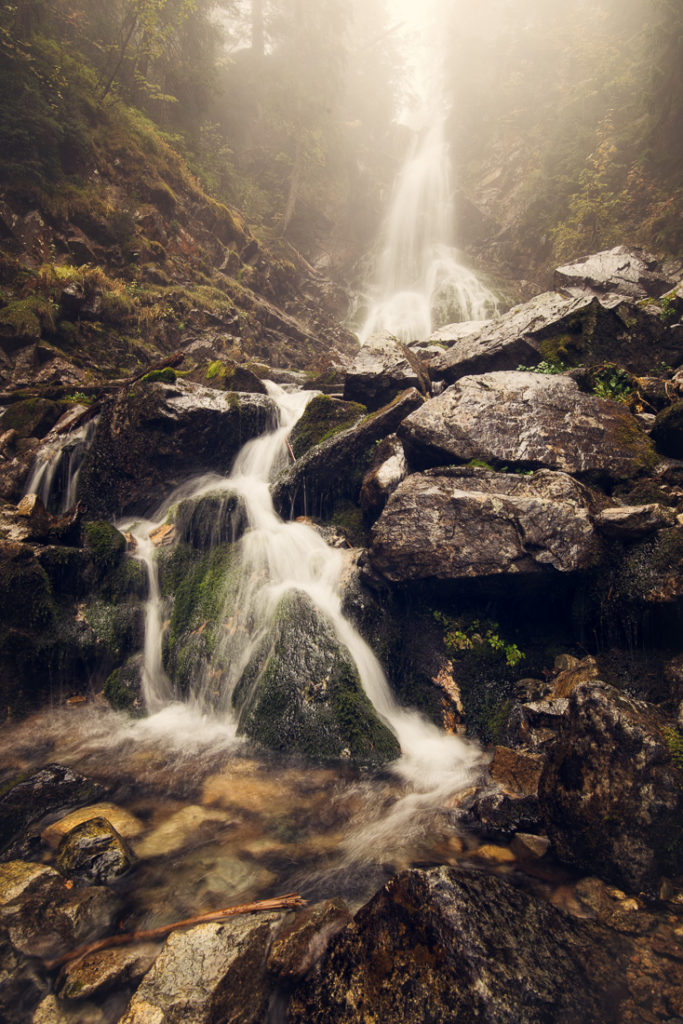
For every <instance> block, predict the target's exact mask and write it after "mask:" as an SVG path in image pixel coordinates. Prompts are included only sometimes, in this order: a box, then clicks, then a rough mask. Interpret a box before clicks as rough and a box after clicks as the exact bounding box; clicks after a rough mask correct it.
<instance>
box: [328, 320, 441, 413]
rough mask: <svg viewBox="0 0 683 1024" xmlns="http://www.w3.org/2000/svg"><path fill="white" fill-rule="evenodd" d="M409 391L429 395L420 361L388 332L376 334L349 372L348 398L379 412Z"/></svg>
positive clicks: (347, 378)
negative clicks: (410, 389)
mask: <svg viewBox="0 0 683 1024" xmlns="http://www.w3.org/2000/svg"><path fill="white" fill-rule="evenodd" d="M407 388H417V390H418V391H421V392H422V394H424V395H426V394H428V393H429V377H428V375H427V371H426V369H425V368H424V367H423V365H422V363H421V362H420V360H419V358H418V357H417V356H416V355H414V354H413V353H412V352H411V351H410V350H409V349H408V348H406V346H405V345H403V344H401V342H400V341H398V339H397V338H395V337H394V336H393V335H392V334H389V333H388V332H387V331H382V332H381V333H379V334H373V335H372V336H371V337H370V338H368V340H367V341H366V342H365V344H364V345H363V346H362V348H361V350H360V352H359V353H358V355H357V356H356V358H355V359H354V361H353V363H352V364H351V367H350V368H349V370H348V371H347V373H346V380H345V382H344V399H345V400H346V401H347V402H360V403H362V404H363V405H365V406H366V407H367V408H368V409H370V410H374V409H379V408H380V407H381V406H383V405H386V403H387V402H390V401H391V400H392V399H393V398H395V397H396V396H397V395H399V394H400V393H401V392H402V391H405V390H406V389H407Z"/></svg>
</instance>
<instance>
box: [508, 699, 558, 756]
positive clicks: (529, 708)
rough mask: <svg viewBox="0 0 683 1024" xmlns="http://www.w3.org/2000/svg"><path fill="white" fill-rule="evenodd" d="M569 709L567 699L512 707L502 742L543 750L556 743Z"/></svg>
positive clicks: (540, 701)
mask: <svg viewBox="0 0 683 1024" xmlns="http://www.w3.org/2000/svg"><path fill="white" fill-rule="evenodd" d="M568 707H569V701H568V699H567V698H566V697H558V698H557V699H555V700H535V701H529V702H528V703H526V704H515V705H513V707H512V709H511V710H510V714H509V715H508V720H507V722H506V725H505V742H506V743H508V744H511V745H514V746H516V745H520V746H526V747H529V748H530V749H531V750H533V751H542V750H544V749H545V748H546V747H548V745H550V744H553V743H554V742H555V741H556V739H557V737H558V735H559V731H560V726H561V724H562V719H563V718H564V716H565V715H566V713H567V709H568Z"/></svg>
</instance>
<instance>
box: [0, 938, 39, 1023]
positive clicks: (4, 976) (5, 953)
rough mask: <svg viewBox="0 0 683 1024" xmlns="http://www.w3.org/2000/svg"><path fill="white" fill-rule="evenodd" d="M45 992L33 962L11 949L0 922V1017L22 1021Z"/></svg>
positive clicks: (29, 1017)
mask: <svg viewBox="0 0 683 1024" xmlns="http://www.w3.org/2000/svg"><path fill="white" fill-rule="evenodd" d="M46 993H47V981H46V979H45V977H44V976H43V974H42V972H41V971H40V969H39V966H38V964H37V963H36V961H35V960H34V959H32V958H30V957H29V956H26V955H24V954H23V953H21V952H20V951H19V950H17V949H15V947H14V946H13V945H12V942H11V941H10V938H9V935H8V933H7V930H6V929H5V928H3V927H2V926H1V925H0V1019H2V1020H3V1021H4V1024H26V1021H27V1020H30V1019H31V1013H32V1012H33V1010H34V1009H35V1007H36V1006H37V1005H38V1003H39V1002H40V1000H41V999H42V998H43V996H44V995H45V994H46Z"/></svg>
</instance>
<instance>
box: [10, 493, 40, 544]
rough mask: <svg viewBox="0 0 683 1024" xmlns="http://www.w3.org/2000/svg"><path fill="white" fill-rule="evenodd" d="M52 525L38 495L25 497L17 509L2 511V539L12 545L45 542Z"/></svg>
mask: <svg viewBox="0 0 683 1024" xmlns="http://www.w3.org/2000/svg"><path fill="white" fill-rule="evenodd" d="M51 525H52V523H51V520H50V516H49V515H48V514H47V512H46V510H45V506H44V505H43V502H42V501H41V499H40V498H39V497H38V495H37V494H27V495H25V496H24V497H23V498H22V499H21V501H20V502H19V504H18V505H17V506H16V508H3V509H0V537H2V539H3V540H6V541H10V542H12V543H21V544H24V543H30V542H31V541H45V540H47V536H48V534H49V532H50V528H51Z"/></svg>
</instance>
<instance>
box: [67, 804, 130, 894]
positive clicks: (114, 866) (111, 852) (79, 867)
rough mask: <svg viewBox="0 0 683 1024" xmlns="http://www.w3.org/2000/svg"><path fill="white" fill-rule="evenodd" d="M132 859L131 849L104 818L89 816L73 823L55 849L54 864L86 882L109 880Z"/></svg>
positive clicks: (68, 875) (122, 872) (123, 872)
mask: <svg viewBox="0 0 683 1024" xmlns="http://www.w3.org/2000/svg"><path fill="white" fill-rule="evenodd" d="M134 862H135V857H134V854H133V852H132V850H131V849H130V847H129V846H128V844H127V843H126V842H125V840H123V839H122V838H121V836H120V835H119V834H118V832H117V831H116V829H115V828H114V827H113V825H110V824H109V822H108V821H107V819H106V818H89V819H88V820H87V821H82V822H81V823H80V825H76V826H74V828H72V829H71V830H70V831H69V832H67V833H66V835H65V836H64V837H63V838H62V841H61V843H60V844H59V849H58V850H57V867H58V869H59V870H60V871H61V873H62V874H63V875H66V877H67V878H86V879H88V881H90V882H103V883H107V882H112V881H113V880H114V879H115V878H118V877H119V876H120V875H125V873H126V872H127V871H130V869H131V867H132V866H133V864H134Z"/></svg>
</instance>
